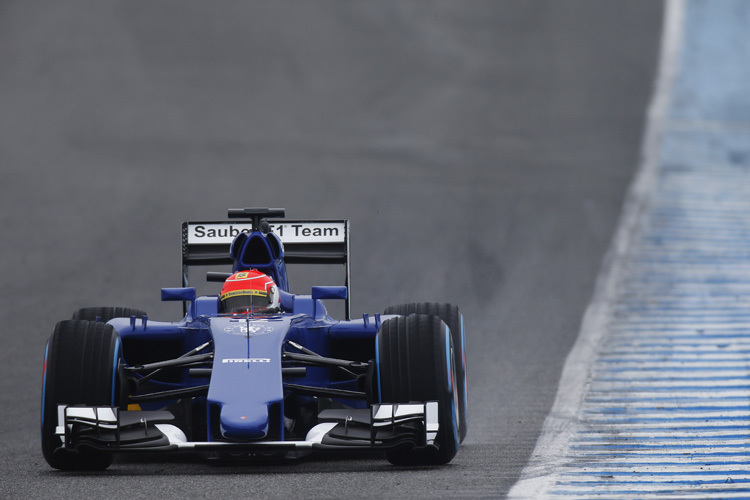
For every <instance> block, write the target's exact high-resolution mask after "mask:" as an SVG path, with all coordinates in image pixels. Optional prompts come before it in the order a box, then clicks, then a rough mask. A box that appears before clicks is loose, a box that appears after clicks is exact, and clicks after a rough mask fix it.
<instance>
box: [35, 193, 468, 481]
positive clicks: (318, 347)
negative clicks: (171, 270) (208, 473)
mask: <svg viewBox="0 0 750 500" xmlns="http://www.w3.org/2000/svg"><path fill="white" fill-rule="evenodd" d="M290 263H294V264H332V265H339V266H341V265H343V267H344V270H345V275H344V285H343V286H341V285H338V286H313V287H312V290H311V293H310V294H309V295H303V294H294V293H291V292H290V288H289V279H288V275H287V264H290ZM349 263H350V259H349V221H347V220H333V221H332V220H325V221H309V220H288V219H285V210H284V209H269V208H243V209H230V210H229V214H228V220H223V221H211V222H185V223H183V226H182V286H181V287H178V288H163V289H162V290H161V298H162V300H164V301H182V302H183V312H184V316H183V317H182V318H181V319H179V320H178V321H174V322H163V321H154V320H151V319H149V317H148V315H147V314H146V313H145V312H144V311H142V310H138V309H130V308H126V307H87V308H83V309H80V310H78V311H76V312H75V313H74V314H73V317H72V319H69V320H64V321H60V322H59V323H57V325H56V326H55V329H54V331H53V333H52V335H51V336H50V338H49V340H48V342H47V345H46V349H45V356H44V369H43V382H42V411H41V420H42V422H41V427H42V451H43V454H44V458H45V459H46V461H47V462H48V463H49V465H50V466H52V467H54V468H56V469H60V470H66V471H69V470H102V469H106V468H107V467H109V466H110V465H111V464H112V462H113V456H114V455H116V454H120V453H146V452H151V453H168V452H186V451H188V452H195V453H197V454H201V455H204V456H210V457H218V458H226V459H231V458H242V457H245V458H247V457H267V456H269V457H270V456H272V457H280V456H287V455H292V456H299V455H304V454H308V453H311V452H316V451H338V452H358V451H372V450H382V451H383V453H384V455H385V458H386V459H387V460H388V461H390V462H391V463H392V464H395V465H427V464H435V465H437V464H445V463H448V462H450V461H451V460H452V459H453V458H454V456H455V455H456V452H457V450H458V448H459V444H460V443H461V442H462V441H463V439H464V437H465V436H466V431H467V387H466V342H465V334H464V322H463V316H462V315H461V313H460V311H459V309H458V307H456V306H454V305H451V304H442V303H428V302H421V303H410V304H401V305H395V306H391V307H388V308H387V309H385V311H384V313H383V314H374V315H372V316H370V315H369V314H363V315H362V317H360V318H357V319H352V318H350V305H349V268H350V266H349ZM225 265H226V266H227V268H226V269H227V270H228V269H229V266H230V265H231V272H215V271H214V272H208V273H207V274H206V283H207V285H206V286H216V287H217V288H218V285H213V283H214V282H218V283H221V290H220V293H218V294H216V295H203V296H197V293H196V288H195V287H193V286H190V270H191V269H193V268H194V267H195V266H225ZM324 300H342V301H344V313H343V315H344V316H345V318H344V319H333V318H332V317H331V316H329V313H328V311H327V309H326V307H325V304H324V302H323V301H324Z"/></svg>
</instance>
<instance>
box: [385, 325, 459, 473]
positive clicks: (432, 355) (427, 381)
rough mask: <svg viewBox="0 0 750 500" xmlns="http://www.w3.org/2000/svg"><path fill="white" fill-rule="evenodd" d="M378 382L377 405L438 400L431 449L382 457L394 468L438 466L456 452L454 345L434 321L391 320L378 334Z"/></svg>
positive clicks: (388, 454) (443, 328)
mask: <svg viewBox="0 0 750 500" xmlns="http://www.w3.org/2000/svg"><path fill="white" fill-rule="evenodd" d="M376 354H377V356H376V366H377V377H378V382H379V388H378V393H379V400H380V402H382V403H409V402H414V401H418V402H427V401H437V402H438V405H439V409H438V418H439V430H438V434H437V437H436V439H435V447H432V446H428V447H424V448H413V449H395V450H391V451H388V452H386V458H387V459H388V461H389V462H391V463H392V464H394V465H439V464H446V463H448V462H450V461H451V460H452V459H453V457H454V456H455V455H456V452H457V451H458V445H459V433H458V419H457V413H456V412H457V406H458V401H457V400H458V393H457V392H456V370H455V363H454V362H453V358H454V355H453V341H452V339H451V335H450V332H449V330H448V327H447V326H446V324H445V323H444V322H443V321H442V320H441V319H440V318H438V317H437V316H426V315H411V316H404V317H399V318H392V319H389V320H387V321H385V322H383V324H382V325H381V327H380V330H379V331H378V334H377V353H376Z"/></svg>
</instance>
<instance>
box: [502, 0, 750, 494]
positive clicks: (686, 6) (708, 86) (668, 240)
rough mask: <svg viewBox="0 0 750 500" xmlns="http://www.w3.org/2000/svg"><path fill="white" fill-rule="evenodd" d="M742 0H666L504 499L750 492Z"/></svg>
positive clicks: (746, 71) (749, 198) (749, 244)
mask: <svg viewBox="0 0 750 500" xmlns="http://www.w3.org/2000/svg"><path fill="white" fill-rule="evenodd" d="M748 32H750V2H746V1H742V0H736V1H726V2H709V1H694V0H689V1H685V2H683V1H681V0H675V1H670V2H668V4H667V15H666V21H665V32H664V40H663V49H662V62H661V69H660V77H659V81H658V82H657V85H656V90H655V96H654V99H653V103H652V108H651V114H650V122H649V124H648V127H647V128H648V132H647V137H646V138H645V144H644V157H645V158H644V163H643V165H642V166H641V169H640V170H639V173H638V175H637V178H636V179H635V181H634V184H633V187H632V189H631V193H630V198H629V201H628V203H627V204H626V206H625V210H624V213H623V216H622V220H621V226H620V229H619V232H618V235H617V236H616V238H615V241H614V243H613V246H612V249H611V251H610V255H609V257H608V259H607V262H606V263H605V266H604V269H603V270H602V275H601V276H600V280H599V286H598V287H597V292H596V294H595V297H594V299H593V300H592V303H591V306H590V307H589V310H588V312H587V315H586V318H585V319H584V323H583V327H582V331H581V336H580V338H579V340H578V342H577V343H576V346H575V347H574V349H573V351H572V352H571V354H570V356H569V358H568V362H567V364H566V367H565V371H564V373H563V379H562V380H561V384H560V392H559V394H558V397H557V400H556V403H555V406H554V408H553V410H552V412H551V414H550V416H549V417H548V419H547V422H546V423H545V428H544V431H543V434H542V437H541V438H540V441H539V443H538V445H537V448H536V450H535V453H534V456H533V458H532V460H531V462H530V464H529V466H528V467H527V468H526V470H525V472H524V475H523V476H522V478H521V480H520V481H519V482H518V483H517V484H516V486H515V487H514V488H513V490H512V491H511V493H510V495H509V496H510V498H573V497H575V498H613V499H619V498H717V497H720V498H750V460H749V459H748V457H750V86H748V82H750V66H749V65H748V64H747V61H750V39H749V38H748V37H747V36H746V34H747V33H748Z"/></svg>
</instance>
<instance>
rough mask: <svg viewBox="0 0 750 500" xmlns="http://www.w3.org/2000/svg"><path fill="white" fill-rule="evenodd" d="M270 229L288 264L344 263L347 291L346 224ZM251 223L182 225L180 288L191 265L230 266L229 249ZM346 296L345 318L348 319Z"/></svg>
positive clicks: (273, 225) (279, 224)
mask: <svg viewBox="0 0 750 500" xmlns="http://www.w3.org/2000/svg"><path fill="white" fill-rule="evenodd" d="M267 222H268V225H269V228H270V230H271V231H272V232H273V233H274V234H276V236H278V237H279V239H281V241H282V243H283V244H284V261H285V262H286V263H287V264H343V265H344V268H345V274H344V286H346V287H347V289H349V221H348V220H315V221H310V220H289V219H283V220H278V219H268V220H267ZM252 230H253V224H252V223H251V222H250V221H244V220H243V221H207V222H183V223H182V286H183V287H187V286H189V283H190V277H189V271H190V268H191V267H194V266H217V265H229V266H231V265H232V263H233V261H232V258H231V257H230V256H229V248H230V246H231V244H232V241H233V240H234V238H235V237H236V236H237V235H239V234H240V233H241V232H246V233H250V232H251V231H252ZM349 296H350V293H347V298H346V317H347V319H349V313H350V308H349V303H350V301H349Z"/></svg>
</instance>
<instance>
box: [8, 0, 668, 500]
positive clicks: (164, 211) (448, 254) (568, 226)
mask: <svg viewBox="0 0 750 500" xmlns="http://www.w3.org/2000/svg"><path fill="white" fill-rule="evenodd" d="M661 9H662V6H661V3H659V2H652V1H629V2H617V1H586V2H584V1H572V2H564V3H563V2H514V3H510V2H494V1H493V2H479V1H477V2H471V3H470V4H468V8H467V4H465V3H463V2H436V3H428V2H404V1H398V2H377V3H375V4H370V3H360V4H350V3H348V2H316V3H308V2H295V3H290V2H273V3H261V2H258V3H239V2H220V1H215V2H210V3H207V2H133V1H128V2H77V1H70V2H56V1H47V2H41V1H39V2H28V1H6V2H4V3H2V4H0V220H1V221H2V224H1V225H0V228H2V229H1V230H2V232H3V235H2V238H1V239H0V241H1V243H0V244H1V245H2V257H3V258H2V260H1V262H2V263H1V264H0V265H1V266H2V267H1V268H0V270H1V271H2V279H3V284H4V286H3V287H2V289H0V293H1V294H2V297H1V299H2V300H0V304H2V306H0V307H2V318H3V328H2V332H1V333H0V335H1V337H0V338H2V348H0V367H1V368H0V370H2V371H1V372H0V375H1V376H0V383H1V384H2V391H0V398H1V399H0V412H1V413H0V415H1V418H0V450H2V453H1V454H0V455H1V456H0V497H3V498H26V497H29V498H30V497H35V498H43V497H48V498H96V497H98V498H104V497H109V496H112V495H113V494H117V495H121V496H127V497H130V498H141V497H155V498H186V497H188V498H190V497H215V498H235V497H240V496H242V497H245V496H248V495H253V496H256V497H259V498H268V497H284V498H313V497H336V498H346V497H379V498H391V497H396V496H400V497H424V498H433V497H448V496H450V497H460V498H477V497H490V498H497V497H501V496H503V495H504V494H505V493H506V492H507V491H508V489H509V488H510V487H511V486H512V484H513V483H514V482H515V480H516V479H517V477H518V475H519V473H520V471H521V470H522V468H523V466H524V465H525V464H526V461H527V459H528V457H529V455H530V453H531V451H532V450H533V448H534V444H535V442H536V439H537V437H538V435H539V432H540V429H541V425H542V423H543V421H544V418H545V416H546V415H547V412H548V411H549V408H550V406H551V404H552V402H553V400H554V397H555V393H556V390H557V383H558V378H559V375H560V371H561V369H562V366H563V363H564V361H565V357H566V354H567V353H568V351H569V349H570V347H571V345H572V343H573V341H574V340H575V338H576V335H577V333H578V330H579V326H580V321H581V318H582V315H583V311H584V309H585V307H586V305H587V303H588V301H589V299H590V297H591V293H592V290H593V285H594V281H595V279H596V276H597V273H598V271H599V266H600V264H601V260H602V257H603V254H604V252H605V251H606V249H607V247H608V245H609V242H610V240H611V237H612V234H613V231H614V227H615V225H616V223H617V219H618V215H619V212H620V209H621V205H622V201H623V197H624V194H625V192H626V189H627V187H628V184H629V182H630V179H631V177H632V174H633V171H634V169H635V167H636V165H637V164H638V162H639V154H640V145H641V139H642V134H643V124H644V120H645V118H644V114H645V111H646V108H647V106H648V102H649V99H650V95H651V91H652V85H653V81H654V74H655V67H656V64H657V60H656V58H657V53H658V45H659V37H660V29H661V17H662V12H661ZM242 206H273V207H276V206H282V207H285V208H286V209H287V214H288V216H289V217H291V218H308V217H309V218H349V219H350V220H351V224H352V242H351V243H352V255H353V263H352V266H353V267H352V282H353V283H352V284H353V291H352V310H353V313H354V314H361V313H362V312H369V313H374V312H379V311H382V310H383V309H384V308H385V307H386V306H388V305H391V304H398V303H402V302H407V301H413V300H435V301H448V302H454V303H456V304H458V305H459V306H460V307H461V308H462V310H463V312H464V314H465V316H466V324H467V330H468V363H469V409H470V419H469V424H470V427H469V435H468V437H467V440H466V442H465V443H464V446H462V448H461V450H460V451H459V454H458V455H457V457H456V458H455V459H454V461H453V462H452V463H451V464H450V465H448V466H445V467H440V468H411V469H399V468H395V467H392V466H390V465H388V464H387V463H386V462H385V461H383V460H380V459H379V458H377V457H364V458H351V457H322V458H314V459H301V460H295V461H288V462H284V463H281V464H271V465H268V464H263V463H260V464H235V465H228V466H227V465H224V466H217V465H212V464H209V463H206V462H205V461H202V460H192V459H182V458H181V459H168V460H166V461H161V460H144V459H142V458H139V459H137V460H136V459H132V458H128V459H123V460H120V461H118V462H116V463H115V464H114V465H113V467H112V468H111V469H110V470H108V471H106V472H103V473H96V474H63V473H59V472H57V471H53V470H52V469H50V468H49V467H48V466H47V464H46V463H45V462H44V460H43V458H42V456H41V451H40V447H39V429H38V428H39V406H40V404H39V402H40V384H41V364H42V358H43V348H44V342H45V341H46V338H47V336H48V335H49V333H50V332H51V330H52V328H53V326H54V323H55V322H56V321H58V320H60V319H63V318H67V317H69V315H70V314H71V312H72V311H73V310H75V309H76V308H78V307H83V306H87V305H123V306H132V307H140V308H144V309H146V310H147V311H148V312H149V314H150V316H151V317H152V318H155V319H176V318H177V316H178V313H179V308H178V306H176V305H174V304H162V303H160V302H159V300H158V298H159V288H160V287H162V286H177V285H178V284H179V239H180V233H179V227H180V223H181V222H182V221H184V220H190V219H193V220H201V219H203V220H205V219H209V220H211V219H217V218H219V219H220V218H223V217H224V215H225V213H226V209H227V208H230V207H242ZM293 272H294V271H293ZM300 272H302V271H300ZM305 279H313V278H310V276H309V275H307V274H305V275H304V276H301V279H300V283H301V282H303V281H304V280H305ZM326 279H327V278H326ZM292 280H294V275H292ZM321 284H327V283H321ZM298 286H299V285H298ZM292 287H293V288H295V282H294V281H293V282H292ZM296 291H299V292H301V291H303V290H296Z"/></svg>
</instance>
